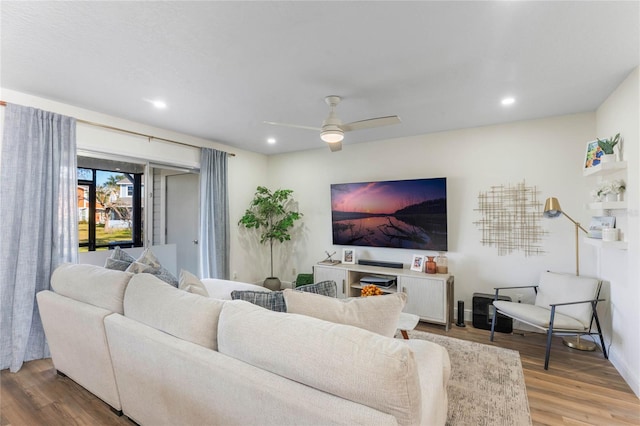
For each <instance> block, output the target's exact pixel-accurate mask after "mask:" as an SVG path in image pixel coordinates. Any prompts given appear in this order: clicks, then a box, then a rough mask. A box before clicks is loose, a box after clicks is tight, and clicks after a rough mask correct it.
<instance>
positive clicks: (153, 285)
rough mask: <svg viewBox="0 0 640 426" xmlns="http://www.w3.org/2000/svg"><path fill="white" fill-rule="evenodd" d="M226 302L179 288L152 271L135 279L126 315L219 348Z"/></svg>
mask: <svg viewBox="0 0 640 426" xmlns="http://www.w3.org/2000/svg"><path fill="white" fill-rule="evenodd" d="M223 304H224V302H223V301H222V300H218V299H212V298H209V297H202V296H198V295H197V294H191V293H187V292H186V291H182V290H179V289H177V288H175V287H173V286H171V285H170V284H167V283H165V282H164V281H162V280H160V279H159V278H157V277H156V276H154V275H151V274H137V275H134V276H133V278H131V281H130V282H129V286H127V291H126V293H125V297H124V315H125V316H126V317H129V318H131V319H133V320H136V321H139V322H141V323H143V324H146V325H148V326H150V327H153V328H156V329H158V330H160V331H163V332H165V333H168V334H171V335H172V336H175V337H178V338H180V339H182V340H187V341H189V342H192V343H195V344H198V345H200V346H204V347H207V348H211V349H213V350H217V347H218V343H217V342H218V340H217V335H218V317H219V316H220V310H221V309H222V305H223Z"/></svg>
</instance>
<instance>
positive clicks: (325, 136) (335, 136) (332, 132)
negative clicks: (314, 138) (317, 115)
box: [320, 129, 344, 143]
mask: <svg viewBox="0 0 640 426" xmlns="http://www.w3.org/2000/svg"><path fill="white" fill-rule="evenodd" d="M320 139H322V140H323V141H325V142H327V143H336V142H342V140H343V139H344V132H343V131H342V130H340V129H328V130H323V131H322V132H320Z"/></svg>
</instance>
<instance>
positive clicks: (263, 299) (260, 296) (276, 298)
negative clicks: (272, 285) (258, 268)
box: [231, 290, 287, 312]
mask: <svg viewBox="0 0 640 426" xmlns="http://www.w3.org/2000/svg"><path fill="white" fill-rule="evenodd" d="M231 299H233V300H245V301H247V302H251V303H253V304H254V305H258V306H262V307H263V308H266V309H269V310H271V311H276V312H287V305H286V304H285V303H284V297H283V296H282V292H281V291H270V292H268V293H267V292H264V291H253V290H245V291H240V290H233V291H232V292H231Z"/></svg>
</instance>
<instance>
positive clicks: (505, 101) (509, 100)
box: [500, 98, 516, 106]
mask: <svg viewBox="0 0 640 426" xmlns="http://www.w3.org/2000/svg"><path fill="white" fill-rule="evenodd" d="M515 101H516V100H515V99H514V98H504V99H503V100H502V101H500V103H501V104H502V105H505V106H506V105H512V104H513V103H514V102H515Z"/></svg>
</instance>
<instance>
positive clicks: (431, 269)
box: [426, 256, 437, 274]
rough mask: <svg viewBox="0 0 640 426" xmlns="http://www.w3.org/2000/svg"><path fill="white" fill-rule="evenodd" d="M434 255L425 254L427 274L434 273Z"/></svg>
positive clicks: (435, 268) (435, 267)
mask: <svg viewBox="0 0 640 426" xmlns="http://www.w3.org/2000/svg"><path fill="white" fill-rule="evenodd" d="M434 258H435V256H427V263H426V272H427V274H435V273H436V270H437V266H436V261H435V260H433V259H434Z"/></svg>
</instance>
